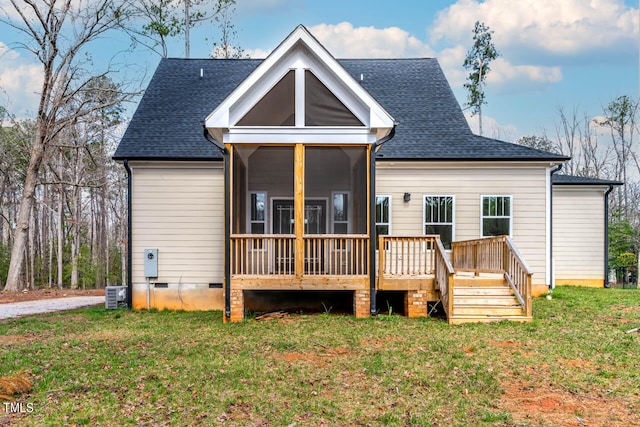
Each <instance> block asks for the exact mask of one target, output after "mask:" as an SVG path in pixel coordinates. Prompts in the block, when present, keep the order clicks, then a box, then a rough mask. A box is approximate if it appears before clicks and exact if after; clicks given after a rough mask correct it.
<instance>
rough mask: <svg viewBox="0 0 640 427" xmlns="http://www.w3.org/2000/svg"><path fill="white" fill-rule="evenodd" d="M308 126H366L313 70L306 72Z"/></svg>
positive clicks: (305, 97)
mask: <svg viewBox="0 0 640 427" xmlns="http://www.w3.org/2000/svg"><path fill="white" fill-rule="evenodd" d="M304 82H305V85H304V101H305V107H304V108H305V115H304V120H305V125H306V126H364V124H363V123H362V122H361V121H360V120H359V119H358V118H357V117H356V116H355V115H354V114H353V113H352V112H351V110H349V109H348V108H347V107H346V106H345V105H344V104H343V103H342V101H340V100H339V99H338V98H337V97H336V96H335V95H334V94H333V93H332V92H331V91H330V90H329V89H328V88H327V87H326V86H325V85H324V84H323V83H322V82H321V81H320V80H319V79H318V78H317V77H316V76H315V75H314V74H313V73H312V72H311V71H309V70H306V71H305V73H304Z"/></svg>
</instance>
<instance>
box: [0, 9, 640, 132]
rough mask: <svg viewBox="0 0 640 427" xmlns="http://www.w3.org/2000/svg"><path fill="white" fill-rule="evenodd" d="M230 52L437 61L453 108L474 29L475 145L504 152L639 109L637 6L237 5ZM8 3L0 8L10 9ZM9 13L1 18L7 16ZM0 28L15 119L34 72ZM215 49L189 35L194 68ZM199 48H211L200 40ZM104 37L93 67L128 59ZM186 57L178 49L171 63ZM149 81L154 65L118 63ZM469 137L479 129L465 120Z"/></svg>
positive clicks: (205, 29)
mask: <svg viewBox="0 0 640 427" xmlns="http://www.w3.org/2000/svg"><path fill="white" fill-rule="evenodd" d="M237 3H238V4H237V11H236V15H235V17H234V23H235V27H236V29H237V32H238V37H237V42H238V43H239V44H240V46H241V47H242V48H243V49H244V50H245V51H246V52H247V53H249V54H250V55H252V56H256V57H263V56H264V55H266V54H268V52H269V51H270V50H272V49H273V48H274V47H276V46H277V45H278V43H280V41H282V39H284V37H286V36H287V34H289V33H290V32H291V31H292V30H293V29H294V28H295V26H296V25H298V24H303V25H305V26H307V28H309V29H310V31H311V32H312V33H313V34H314V35H315V36H316V37H317V38H318V39H319V40H320V42H321V43H323V44H324V45H325V46H326V47H327V48H328V49H329V51H330V52H331V53H333V55H334V56H335V57H337V58H365V57H366V58H371V57H436V58H438V60H439V62H440V64H441V66H442V68H443V70H444V72H445V75H446V76H447V78H448V80H449V82H450V84H451V86H452V88H453V90H454V93H455V94H456V97H457V98H458V101H459V102H460V104H463V103H464V102H465V100H466V93H465V91H464V89H463V87H462V85H463V84H464V82H465V78H466V75H467V72H466V71H465V70H464V68H463V67H462V62H463V60H464V56H465V54H466V52H467V50H468V49H469V47H470V45H471V38H472V33H471V30H472V28H473V24H474V22H475V21H476V20H479V21H482V22H484V23H485V24H487V25H488V26H489V27H490V28H491V29H492V30H493V31H494V35H493V39H494V44H495V45H496V47H497V49H498V50H499V52H500V53H501V56H500V58H498V59H497V60H496V61H495V62H494V63H493V64H492V71H491V73H490V74H489V76H488V80H487V89H486V99H487V105H486V106H484V108H483V115H484V117H483V127H484V134H485V135H486V136H490V137H498V138H500V139H505V140H514V139H516V138H518V137H520V136H522V135H532V134H536V135H540V134H542V133H543V132H545V131H546V133H547V134H548V135H549V136H554V134H555V124H556V123H558V122H559V119H558V116H559V115H558V111H557V109H558V107H563V108H564V109H565V110H567V111H573V110H574V109H577V110H578V111H579V114H580V116H582V115H583V114H586V115H588V116H589V117H595V116H598V115H600V114H602V107H603V106H605V105H607V104H608V103H609V102H610V101H611V100H613V99H614V98H615V97H617V96H620V95H630V96H632V97H633V98H634V99H637V98H638V94H639V89H638V80H639V78H640V74H639V70H638V64H639V60H638V50H639V47H638V41H639V38H640V36H639V31H638V27H639V19H640V13H639V11H638V4H639V2H638V1H636V0H633V1H631V0H485V1H477V0H458V1H446V0H406V1H396V2H393V1H388V0H386V1H383V0H342V1H338V0H323V1H311V0H237ZM7 5H8V0H0V7H5V8H6V7H7ZM9 7H10V6H9ZM7 30H8V29H7V28H3V27H0V89H1V90H2V92H0V104H4V105H9V107H10V108H11V109H12V111H13V112H14V113H15V114H17V115H19V116H20V115H25V114H28V112H29V111H31V112H32V111H34V110H35V108H36V105H35V104H34V100H37V94H35V90H34V87H38V86H37V81H38V67H36V66H35V65H33V63H32V61H30V59H29V56H28V53H27V52H25V51H20V50H14V49H13V48H14V46H15V44H14V42H15V40H16V39H15V38H13V35H12V34H11V33H10V32H9V31H7ZM216 37H217V34H216V29H215V27H214V26H213V25H211V24H204V25H202V26H201V27H199V28H197V29H196V30H194V31H193V32H192V37H191V56H192V57H207V56H208V55H209V52H210V50H211V40H212V39H215V38H216ZM207 39H208V40H207ZM127 44H128V43H127V41H126V40H125V39H124V38H123V37H118V36H117V35H115V36H113V38H112V39H110V40H105V41H104V42H103V43H102V44H101V45H100V48H98V49H94V51H93V54H94V57H95V58H96V60H97V61H96V62H99V59H100V58H101V57H102V58H111V57H112V56H113V55H114V54H115V52H116V51H118V50H123V49H126V47H127ZM183 55H184V48H183V40H180V39H176V40H175V41H174V42H172V44H171V46H170V56H173V57H180V56H183ZM121 59H122V60H123V61H133V62H134V63H135V66H136V67H138V68H139V69H146V70H147V73H148V74H151V73H152V72H153V70H154V68H155V66H156V65H157V62H158V61H159V57H158V56H157V55H156V54H153V53H151V52H148V51H144V50H140V49H139V50H138V51H137V52H136V53H135V55H128V56H126V55H125V56H121ZM469 120H470V124H471V126H472V128H474V127H477V118H470V119H469Z"/></svg>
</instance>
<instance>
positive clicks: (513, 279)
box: [504, 237, 533, 317]
mask: <svg viewBox="0 0 640 427" xmlns="http://www.w3.org/2000/svg"><path fill="white" fill-rule="evenodd" d="M505 246H506V248H507V251H506V252H507V253H506V254H505V259H504V263H505V266H504V270H505V271H504V278H505V279H506V280H507V282H508V283H509V285H511V288H512V289H513V291H514V293H515V294H516V297H517V298H518V300H519V301H520V304H522V307H523V308H524V311H525V316H528V317H530V316H531V315H532V313H533V311H532V307H531V305H532V303H531V276H532V275H533V274H532V273H531V270H529V267H528V266H527V264H526V263H525V262H524V258H523V257H522V255H520V251H518V248H517V247H516V245H515V244H514V243H513V241H512V240H511V238H510V237H507V238H506V239H505Z"/></svg>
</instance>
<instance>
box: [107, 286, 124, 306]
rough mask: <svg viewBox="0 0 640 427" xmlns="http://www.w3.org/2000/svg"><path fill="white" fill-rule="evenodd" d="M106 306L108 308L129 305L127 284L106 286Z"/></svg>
mask: <svg viewBox="0 0 640 427" xmlns="http://www.w3.org/2000/svg"><path fill="white" fill-rule="evenodd" d="M104 295H105V302H104V308H105V309H107V310H111V309H116V308H118V307H124V306H126V305H127V287H126V286H107V287H106V288H105V292H104Z"/></svg>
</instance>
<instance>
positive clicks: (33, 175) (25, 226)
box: [4, 120, 44, 292]
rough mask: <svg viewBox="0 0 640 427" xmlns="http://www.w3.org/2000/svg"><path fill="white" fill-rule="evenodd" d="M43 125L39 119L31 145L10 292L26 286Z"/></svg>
mask: <svg viewBox="0 0 640 427" xmlns="http://www.w3.org/2000/svg"><path fill="white" fill-rule="evenodd" d="M43 126H44V124H43V123H42V121H41V120H38V123H37V126H36V137H35V140H34V142H33V146H32V147H31V152H30V156H29V166H28V167H27V171H26V175H25V178H24V189H23V191H22V199H21V200H20V208H19V210H18V218H17V221H16V230H15V232H14V237H13V247H12V248H11V261H10V263H9V273H8V274H7V284H6V285H5V287H4V290H5V291H9V292H17V291H19V290H20V289H22V288H23V286H24V282H23V281H22V266H23V264H24V259H25V249H26V247H27V239H28V237H29V236H28V233H29V220H30V218H31V209H33V202H34V196H35V192H36V185H37V182H38V172H39V171H40V165H41V164H42V158H43V157H44V138H43V129H42V127H43Z"/></svg>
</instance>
